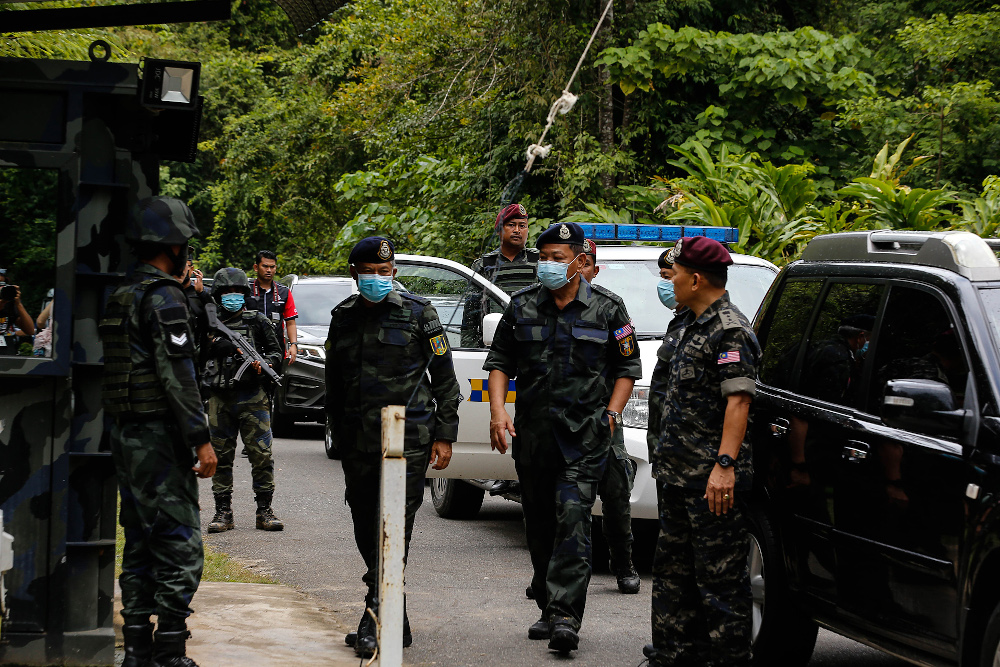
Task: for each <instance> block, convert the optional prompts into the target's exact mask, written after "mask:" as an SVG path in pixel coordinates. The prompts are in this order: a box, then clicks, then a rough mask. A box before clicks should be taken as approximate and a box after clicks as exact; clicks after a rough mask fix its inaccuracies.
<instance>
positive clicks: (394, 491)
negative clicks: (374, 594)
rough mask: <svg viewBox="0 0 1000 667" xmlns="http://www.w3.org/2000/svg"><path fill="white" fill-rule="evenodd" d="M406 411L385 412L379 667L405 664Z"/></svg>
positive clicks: (396, 408) (393, 407)
mask: <svg viewBox="0 0 1000 667" xmlns="http://www.w3.org/2000/svg"><path fill="white" fill-rule="evenodd" d="M405 430H406V408H405V407H404V406H402V405H390V406H388V407H384V408H382V489H381V494H380V500H381V508H382V511H381V513H380V515H379V543H380V548H379V553H378V597H379V608H378V620H379V623H378V663H379V667H401V665H402V664H403V558H404V556H405V555H406V544H405V531H406V458H405V457H404V456H403V438H404V435H405Z"/></svg>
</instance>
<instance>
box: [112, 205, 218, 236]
mask: <svg viewBox="0 0 1000 667" xmlns="http://www.w3.org/2000/svg"><path fill="white" fill-rule="evenodd" d="M196 236H201V232H199V231H198V226H197V225H196V224H195V222H194V214H193V213H191V209H190V208H188V205H187V204H185V203H184V202H182V201H181V200H180V199H175V198H173V197H149V198H148V199H143V200H142V201H140V202H139V204H138V205H137V206H136V207H135V208H134V209H133V210H132V215H131V216H130V217H129V222H128V228H127V229H126V230H125V240H127V241H128V242H129V243H151V244H156V245H187V242H188V240H190V239H191V238H194V237H196Z"/></svg>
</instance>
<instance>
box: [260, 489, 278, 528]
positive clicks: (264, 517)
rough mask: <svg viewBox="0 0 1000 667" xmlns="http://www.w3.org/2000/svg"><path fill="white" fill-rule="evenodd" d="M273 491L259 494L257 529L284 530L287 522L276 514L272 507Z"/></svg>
mask: <svg viewBox="0 0 1000 667" xmlns="http://www.w3.org/2000/svg"><path fill="white" fill-rule="evenodd" d="M273 495H274V494H272V493H258V494H257V530H284V529H285V524H283V523H281V521H280V520H279V519H278V517H276V516H274V511H273V510H272V509H271V497H272V496H273Z"/></svg>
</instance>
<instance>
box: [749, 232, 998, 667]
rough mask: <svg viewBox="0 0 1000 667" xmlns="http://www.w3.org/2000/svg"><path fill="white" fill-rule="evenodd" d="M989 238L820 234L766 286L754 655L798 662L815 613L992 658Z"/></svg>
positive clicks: (914, 648) (978, 658) (895, 648)
mask: <svg viewBox="0 0 1000 667" xmlns="http://www.w3.org/2000/svg"><path fill="white" fill-rule="evenodd" d="M997 249H1000V241H997V240H994V239H991V240H990V241H988V242H987V241H984V240H983V239H981V238H979V237H978V236H975V235H973V234H970V233H967V232H938V233H920V232H889V231H876V232H855V233H847V234H832V235H828V236H821V237H817V238H816V239H814V240H813V241H812V242H811V243H810V244H809V246H808V247H807V248H806V250H805V252H804V253H803V255H802V259H801V260H800V261H797V262H794V263H792V264H790V265H789V266H788V267H786V268H785V269H784V270H783V271H782V273H781V274H780V275H779V276H778V278H777V280H776V281H775V283H774V285H773V286H772V288H771V290H770V291H769V293H768V296H767V297H766V299H765V300H764V303H763V304H762V305H761V309H760V312H759V313H758V315H757V319H756V322H755V328H756V330H757V333H758V337H759V339H760V343H761V346H762V348H763V354H762V358H761V365H760V375H759V381H758V390H757V391H758V393H757V397H756V399H755V400H754V416H753V424H752V426H751V428H752V438H753V446H754V468H755V474H756V477H755V488H754V498H753V499H754V502H753V504H752V507H751V512H750V516H751V520H752V524H753V528H752V534H753V538H754V539H753V543H752V545H751V555H750V569H751V572H752V575H753V576H752V581H753V586H754V601H755V610H754V611H755V613H754V616H755V623H754V625H755V628H754V630H755V644H754V652H755V657H756V662H757V664H760V665H789V666H795V665H805V664H806V663H807V662H808V661H809V657H810V655H811V654H812V650H813V646H814V644H815V641H816V631H817V627H818V626H823V627H826V628H829V629H830V630H833V631H834V632H837V633H839V634H841V635H844V636H846V637H850V638H852V639H855V640H858V641H860V642H863V643H865V644H868V645H870V646H874V647H877V648H879V649H882V650H884V651H886V652H888V653H892V654H894V655H896V656H898V657H900V658H903V659H906V660H909V661H911V662H913V663H916V664H921V665H975V666H977V667H979V666H981V665H1000V650H998V644H1000V511H998V510H1000V353H998V346H1000V263H998V261H997V256H996V254H995V252H996V250H997ZM765 575H766V585H765Z"/></svg>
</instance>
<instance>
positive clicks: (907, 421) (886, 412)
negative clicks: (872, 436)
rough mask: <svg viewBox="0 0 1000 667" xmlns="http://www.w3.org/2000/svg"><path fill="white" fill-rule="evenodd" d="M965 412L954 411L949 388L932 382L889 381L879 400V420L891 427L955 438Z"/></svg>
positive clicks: (959, 433) (959, 430) (959, 431)
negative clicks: (880, 418) (880, 409)
mask: <svg viewBox="0 0 1000 667" xmlns="http://www.w3.org/2000/svg"><path fill="white" fill-rule="evenodd" d="M965 417H966V411H965V410H956V409H955V396H954V394H953V393H952V391H951V387H949V386H948V385H946V384H945V383H943V382H937V381H936V380H890V381H889V382H887V383H886V385H885V394H884V396H883V397H882V421H883V422H885V423H886V425H888V426H891V427H893V428H898V429H903V430H907V431H915V432H917V433H925V434H927V435H944V436H950V437H953V438H957V437H959V436H960V435H961V434H962V427H963V423H964V421H965Z"/></svg>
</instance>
